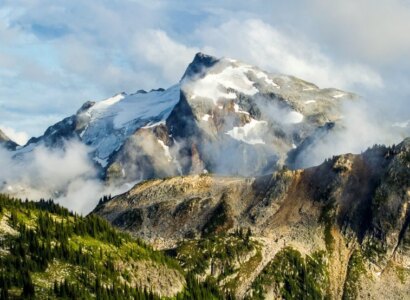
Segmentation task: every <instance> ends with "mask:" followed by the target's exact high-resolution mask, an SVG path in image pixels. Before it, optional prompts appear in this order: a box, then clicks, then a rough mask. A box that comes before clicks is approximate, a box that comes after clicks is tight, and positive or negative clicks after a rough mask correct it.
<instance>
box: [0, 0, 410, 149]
mask: <svg viewBox="0 0 410 300" xmlns="http://www.w3.org/2000/svg"><path fill="white" fill-rule="evenodd" d="M287 2H289V3H287ZM409 31H410V3H409V1H404V0H343V1H342V0H334V1H326V0H310V1H307V0H301V1H257V0H247V1H242V0H236V1H217V0H210V1H170V0H167V1H165V0H164V1H154V0H153V1H147V0H144V1H140V0H133V1H131V0H129V1H125V0H123V1H119V0H111V1H79V0H70V1H68V0H65V1H61V0H60V1H59V0H31V1H28V0H27V1H20V0H2V1H1V2H0V128H2V129H3V130H4V131H5V132H6V133H8V134H9V135H10V136H12V137H13V138H15V139H16V140H18V141H24V140H25V139H26V138H27V137H28V136H36V135H40V134H42V132H43V131H44V130H45V129H46V128H47V127H48V126H49V125H51V124H53V123H55V122H57V121H59V120H60V119H62V118H63V117H65V116H68V115H70V114H73V113H74V112H75V111H76V110H77V109H78V108H79V107H80V106H81V104H82V103H83V102H85V101H87V100H100V99H103V98H106V97H109V96H112V95H113V94H116V93H118V92H121V91H126V92H134V91H136V90H138V89H141V88H143V89H151V88H157V87H167V86H170V85H172V84H174V83H175V82H177V81H178V80H179V78H180V77H181V75H182V74H183V72H184V70H185V68H186V66H187V64H188V63H189V62H190V61H191V60H192V58H193V56H194V54H195V53H196V52H198V51H202V52H205V53H209V54H212V55H215V56H227V57H232V58H236V59H240V60H243V61H246V62H248V63H252V64H255V65H258V66H259V67H261V68H263V69H265V70H267V71H271V72H281V73H287V74H291V75H295V76H298V77H301V78H303V79H305V80H308V81H311V82H314V83H316V84H318V85H319V86H320V87H330V86H332V87H338V88H342V89H347V90H350V91H354V92H357V93H359V94H360V95H362V96H363V97H364V99H365V101H367V104H368V108H369V110H371V112H372V114H373V117H374V118H378V117H379V118H385V119H386V118H387V119H391V120H392V122H393V121H394V122H404V121H406V120H408V119H410V108H409V107H410V100H409V99H410V98H409V97H410V80H409V79H410V39H409V38H408V33H409ZM409 134H410V133H409Z"/></svg>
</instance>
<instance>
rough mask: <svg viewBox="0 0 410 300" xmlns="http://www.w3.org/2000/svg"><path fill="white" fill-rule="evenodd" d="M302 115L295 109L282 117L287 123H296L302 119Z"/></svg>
mask: <svg viewBox="0 0 410 300" xmlns="http://www.w3.org/2000/svg"><path fill="white" fill-rule="evenodd" d="M303 118H304V116H303V115H302V114H301V113H300V112H297V111H291V112H289V113H288V114H287V115H286V116H285V117H284V122H285V123H289V124H297V123H300V122H302V121H303Z"/></svg>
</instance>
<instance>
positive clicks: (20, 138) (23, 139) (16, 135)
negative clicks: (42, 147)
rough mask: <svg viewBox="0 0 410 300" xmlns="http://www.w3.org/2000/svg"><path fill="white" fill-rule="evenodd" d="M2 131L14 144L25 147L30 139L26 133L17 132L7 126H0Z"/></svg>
mask: <svg viewBox="0 0 410 300" xmlns="http://www.w3.org/2000/svg"><path fill="white" fill-rule="evenodd" d="M0 129H1V130H2V131H3V132H4V133H5V134H6V135H7V136H8V137H9V138H10V139H11V140H13V141H14V142H16V143H17V144H19V145H25V144H26V143H27V141H28V139H29V135H28V134H27V133H26V132H24V131H16V130H15V129H13V128H11V127H7V126H3V125H0Z"/></svg>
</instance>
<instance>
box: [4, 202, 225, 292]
mask: <svg viewBox="0 0 410 300" xmlns="http://www.w3.org/2000/svg"><path fill="white" fill-rule="evenodd" d="M0 218H1V219H0V220H1V223H2V225H1V226H0V299H56V298H62V299H93V298H97V299H159V296H156V295H155V294H154V293H155V292H156V291H157V290H156V289H157V287H156V286H155V285H152V284H150V283H151V278H150V274H149V270H150V269H149V268H148V267H147V268H144V267H145V266H152V267H151V268H155V269H156V270H159V271H160V272H159V273H160V274H162V276H165V275H164V274H165V273H168V274H169V277H168V278H169V279H168V280H171V282H176V281H178V280H179V281H180V282H181V286H182V284H184V281H186V286H185V289H183V290H181V291H180V293H178V294H176V295H174V298H175V299H177V300H182V299H193V297H194V299H221V298H223V295H222V294H221V293H220V292H219V290H218V288H217V286H216V285H215V284H213V283H212V282H209V281H206V282H199V281H198V280H197V279H196V277H195V276H194V275H193V274H190V273H189V274H187V275H186V276H185V279H184V275H183V274H184V273H183V271H182V268H181V267H180V266H179V264H178V263H177V261H176V260H174V259H172V258H170V257H167V256H166V255H165V254H163V253H162V252H159V251H154V250H153V249H152V248H151V247H149V246H148V245H146V244H145V243H143V242H142V241H140V240H136V239H133V238H132V237H131V236H129V235H128V234H125V233H120V232H118V231H117V230H115V229H114V228H113V227H112V226H111V225H110V224H109V223H107V222H106V221H104V220H102V219H101V218H99V217H97V216H95V215H90V216H87V217H81V216H78V215H76V214H73V213H71V212H69V211H68V210H66V209H64V208H62V207H60V206H59V205H56V204H54V203H53V202H52V201H40V202H29V201H21V200H16V199H11V198H9V197H7V196H4V195H0ZM138 268H141V270H140V271H139V270H138ZM151 270H152V269H151ZM156 276H159V275H156ZM178 278H179V279H178ZM141 282H145V284H144V283H141Z"/></svg>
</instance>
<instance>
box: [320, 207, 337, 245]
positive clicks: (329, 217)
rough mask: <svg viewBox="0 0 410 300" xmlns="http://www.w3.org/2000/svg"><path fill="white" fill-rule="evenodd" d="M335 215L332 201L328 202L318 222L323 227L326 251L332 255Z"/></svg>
mask: <svg viewBox="0 0 410 300" xmlns="http://www.w3.org/2000/svg"><path fill="white" fill-rule="evenodd" d="M334 215H335V209H334V204H333V201H331V200H329V202H328V203H327V204H326V205H325V206H324V207H323V209H322V212H321V215H320V218H319V221H320V222H322V223H323V225H324V232H323V233H324V238H325V245H326V250H327V251H328V252H329V253H332V252H333V250H334V244H335V239H334V237H333V235H332V227H333V220H334Z"/></svg>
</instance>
